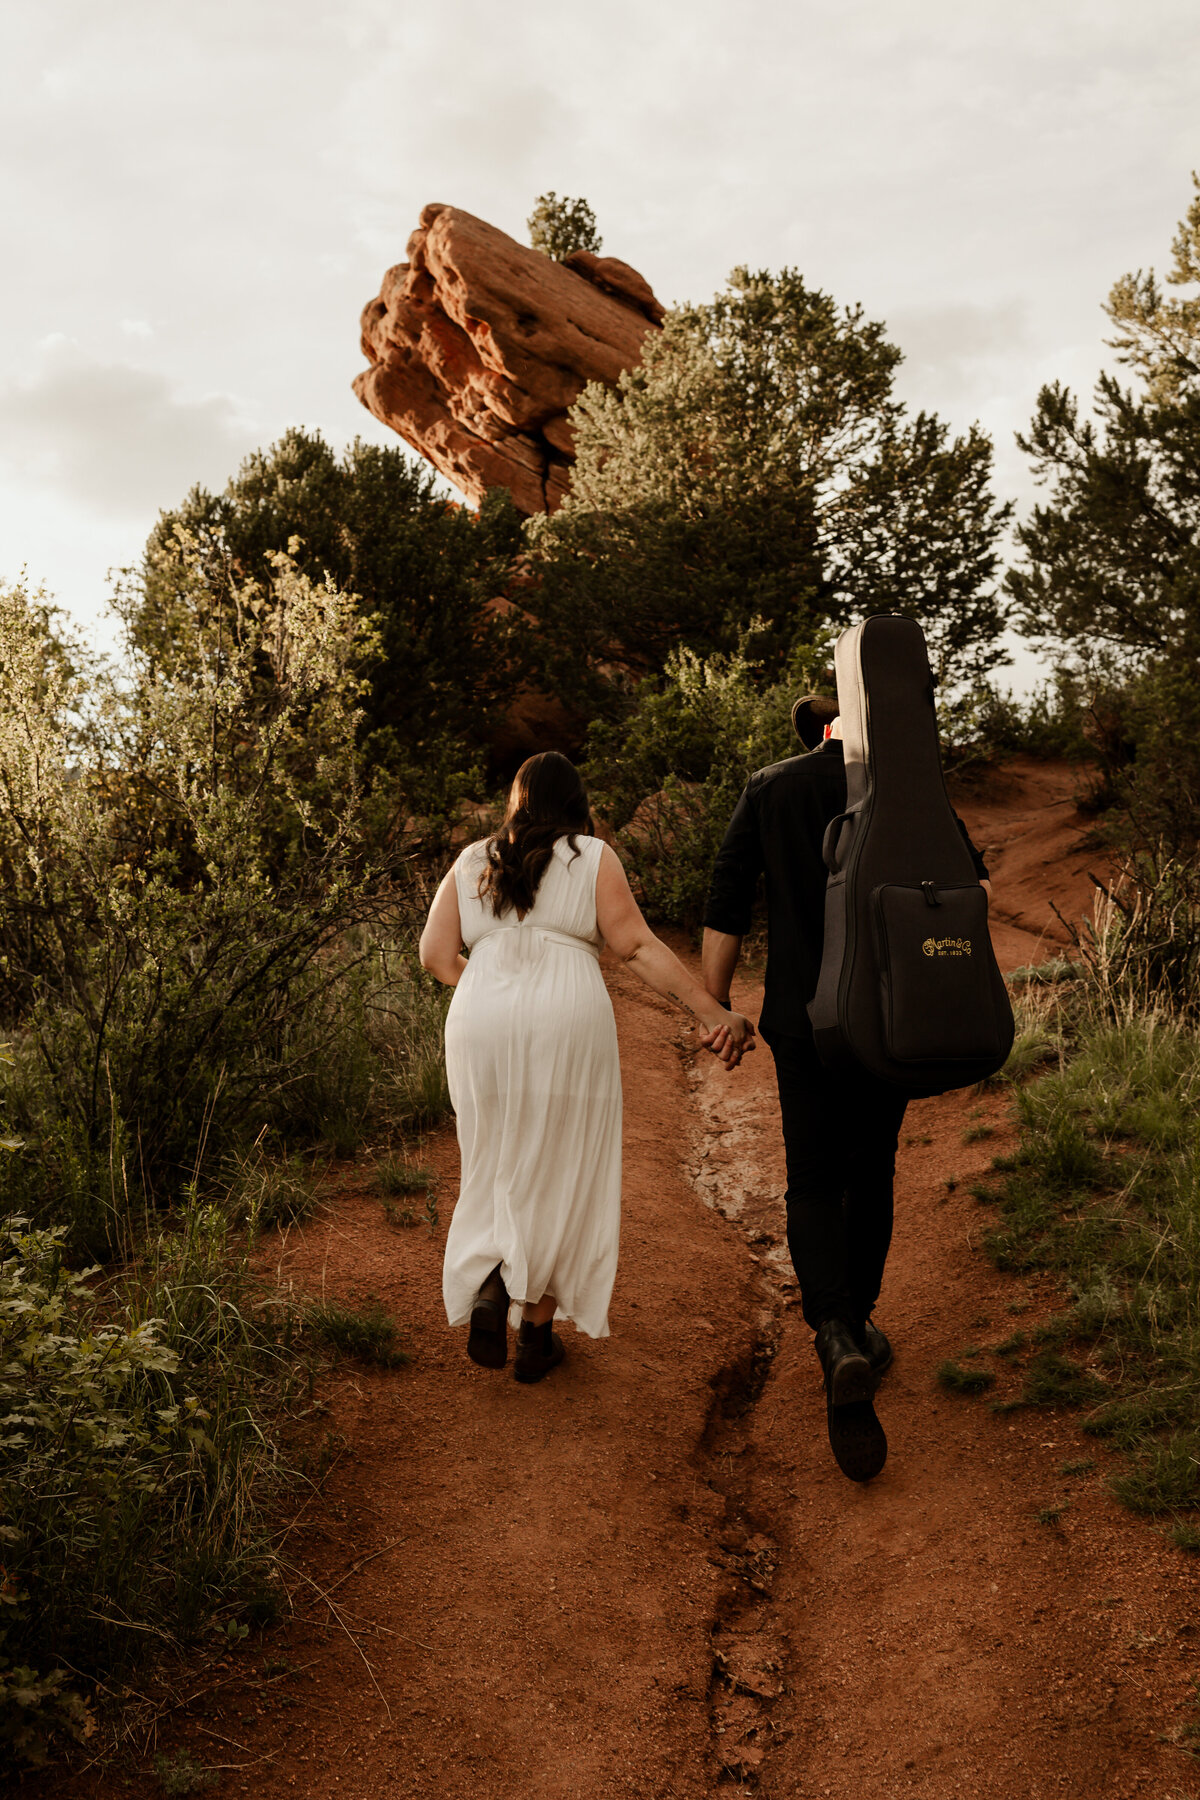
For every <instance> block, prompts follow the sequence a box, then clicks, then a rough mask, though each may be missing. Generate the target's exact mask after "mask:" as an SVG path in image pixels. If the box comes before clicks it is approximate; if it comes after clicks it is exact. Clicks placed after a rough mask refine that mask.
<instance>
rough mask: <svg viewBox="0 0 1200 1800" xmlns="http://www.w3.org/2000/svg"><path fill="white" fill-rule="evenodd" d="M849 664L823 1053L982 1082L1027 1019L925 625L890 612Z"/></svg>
mask: <svg viewBox="0 0 1200 1800" xmlns="http://www.w3.org/2000/svg"><path fill="white" fill-rule="evenodd" d="M836 668H837V690H838V705H839V709H840V712H841V719H842V741H843V745H844V748H845V753H846V810H845V812H843V813H839V814H838V816H837V817H836V818H835V819H832V820H831V821H830V823H829V826H828V829H827V830H826V833H825V841H824V846H823V854H824V858H825V865H826V867H827V869H828V870H829V879H828V882H827V885H826V891H825V944H824V953H823V956H822V960H821V971H820V977H819V980H818V983H817V991H816V993H815V995H814V997H813V999H812V1000H811V1001H810V1002H809V1007H808V1012H809V1017H810V1019H811V1020H812V1027H813V1035H814V1037H815V1040H816V1047H817V1053H818V1055H819V1056H820V1058H821V1061H822V1062H823V1063H824V1064H825V1065H826V1066H827V1067H828V1068H831V1069H839V1070H845V1071H849V1070H856V1069H857V1070H864V1069H865V1070H867V1071H868V1072H869V1073H870V1074H872V1075H875V1076H877V1077H878V1078H879V1079H881V1080H883V1081H885V1082H888V1083H889V1084H890V1085H892V1086H893V1087H896V1088H900V1089H903V1090H904V1091H905V1092H906V1093H908V1094H910V1095H913V1096H914V1097H915V1096H918V1095H926V1094H941V1093H945V1092H946V1091H947V1090H948V1089H950V1088H958V1087H967V1086H970V1085H971V1084H972V1083H973V1082H976V1081H981V1080H983V1078H984V1077H985V1076H987V1075H992V1074H994V1073H995V1071H996V1070H997V1069H999V1068H1001V1067H1002V1066H1003V1064H1004V1061H1005V1059H1006V1058H1007V1056H1008V1053H1009V1050H1010V1049H1011V1048H1012V1041H1013V1015H1012V1008H1011V1006H1010V1005H1009V1000H1008V990H1007V988H1006V986H1005V982H1004V977H1003V976H1002V975H1001V973H1000V969H999V966H998V964H997V962H996V958H995V954H994V952H993V950H992V942H991V937H990V935H989V932H988V919H987V895H986V894H985V893H984V891H983V889H982V888H981V887H980V885H979V878H978V876H977V875H976V873H975V866H974V863H973V862H972V860H971V854H970V851H969V850H968V848H967V845H966V842H965V840H964V838H963V835H962V832H961V831H960V829H959V826H958V821H957V820H956V818H955V816H954V812H953V809H952V807H951V805H950V801H949V798H948V796H947V793H946V783H945V780H944V778H943V775H942V763H941V756H940V754H939V750H938V735H937V717H936V714H935V711H934V700H933V677H932V675H931V673H930V669H929V656H928V653H927V651H926V648H925V637H924V633H923V632H922V630H921V628H920V626H919V625H918V624H916V623H915V621H913V620H911V619H903V618H899V617H897V616H895V615H893V614H890V613H885V614H880V615H877V616H876V617H874V618H870V619H867V620H865V621H864V622H863V623H862V624H861V625H855V626H853V627H852V628H851V629H850V630H849V631H844V632H843V633H842V635H841V637H840V638H839V639H838V644H837V651H836Z"/></svg>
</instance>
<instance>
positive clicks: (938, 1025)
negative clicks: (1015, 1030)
mask: <svg viewBox="0 0 1200 1800" xmlns="http://www.w3.org/2000/svg"><path fill="white" fill-rule="evenodd" d="M871 902H872V911H873V913H874V918H875V930H876V934H877V940H878V952H879V979H880V989H881V993H880V998H881V1001H882V1012H883V1019H882V1024H883V1042H884V1050H885V1053H886V1054H887V1055H888V1056H889V1057H892V1058H894V1059H895V1061H896V1062H898V1063H906V1064H909V1065H914V1064H920V1063H935V1062H936V1063H945V1062H946V1061H948V1060H954V1061H957V1060H959V1059H961V1060H962V1061H964V1062H968V1063H969V1062H973V1061H974V1060H975V1059H976V1058H978V1059H981V1060H983V1061H986V1062H994V1061H995V1060H996V1059H998V1058H999V1059H1003V1056H1004V1054H1005V1052H1006V1050H1007V1048H1008V1046H1007V1044H1006V1043H1005V1042H1003V1041H1002V1037H1001V1033H1000V1030H999V1021H998V1020H997V1014H996V999H995V994H994V991H993V973H992V949H991V940H990V938H989V935H988V917H987V911H988V909H987V896H986V895H985V893H984V891H983V889H982V888H981V887H980V886H979V885H978V884H977V883H973V884H971V885H968V886H957V885H956V886H940V885H938V884H937V883H935V882H932V881H925V882H922V883H921V884H920V885H919V886H902V885H900V884H897V883H885V884H884V885H883V886H881V887H877V888H875V889H874V891H873V892H872V895H871Z"/></svg>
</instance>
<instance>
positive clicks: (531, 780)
mask: <svg viewBox="0 0 1200 1800" xmlns="http://www.w3.org/2000/svg"><path fill="white" fill-rule="evenodd" d="M594 829H595V828H594V826H593V824H592V809H591V807H590V806H589V805H588V797H587V792H586V790H585V788H584V785H583V783H582V781H581V780H580V779H579V770H578V769H577V768H576V767H575V764H574V763H573V762H568V761H567V758H566V757H565V756H560V755H559V753H558V751H557V750H543V751H541V753H540V754H539V755H537V756H530V757H528V758H527V759H526V761H525V762H523V763H522V764H521V766H520V768H519V769H518V770H517V772H516V774H515V775H514V776H513V784H512V786H511V788H510V789H509V790H508V811H507V812H506V813H505V815H504V823H503V825H501V827H500V829H499V831H498V832H497V833H496V835H495V837H490V838H489V839H488V841H487V861H486V863H485V864H484V869H483V873H482V875H481V876H480V877H479V898H480V899H481V900H490V901H491V903H492V911H493V912H494V913H495V915H496V917H497V918H499V917H500V916H501V914H502V913H506V912H507V911H508V909H509V907H510V906H515V907H516V909H517V911H518V913H520V914H521V915H522V916H524V915H525V913H527V912H529V910H530V909H531V907H532V906H533V902H534V898H535V896H536V894H537V891H538V885H539V883H540V882H541V879H542V876H543V875H544V874H545V873H546V870H547V868H548V867H549V864H550V858H551V855H552V854H553V851H554V846H555V844H556V843H557V842H558V839H559V838H560V837H565V838H566V840H567V842H568V843H569V844H570V846H571V848H572V850H573V851H574V852H575V855H576V856H578V855H579V846H578V844H577V843H576V842H575V839H576V836H577V835H578V834H579V833H580V832H582V833H583V834H584V835H585V836H586V837H591V836H592V834H593V831H594Z"/></svg>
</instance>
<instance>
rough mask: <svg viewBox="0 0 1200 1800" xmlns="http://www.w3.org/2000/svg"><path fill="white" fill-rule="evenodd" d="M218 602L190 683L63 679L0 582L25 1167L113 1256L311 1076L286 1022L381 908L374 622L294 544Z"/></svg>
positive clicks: (310, 1047) (3, 760) (6, 916)
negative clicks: (366, 702)
mask: <svg viewBox="0 0 1200 1800" xmlns="http://www.w3.org/2000/svg"><path fill="white" fill-rule="evenodd" d="M184 552H187V554H189V555H190V554H191V552H190V550H189V549H188V546H187V545H186V544H185V545H184V546H183V547H182V550H181V556H182V555H184ZM183 566H184V568H185V570H186V568H187V567H189V566H190V565H189V564H187V561H186V557H185V558H184V565H183ZM197 579H198V577H197ZM229 601H230V606H231V608H232V614H233V624H232V625H229V624H228V622H226V621H224V620H221V621H219V622H218V623H217V625H216V626H214V631H215V633H216V634H217V636H218V639H220V633H221V632H222V631H228V632H229V636H228V637H227V638H225V639H224V640H223V643H224V647H223V649H220V650H219V652H218V650H217V649H216V648H214V649H213V652H212V655H211V656H210V658H209V661H208V662H207V663H206V664H205V665H204V668H203V669H202V670H201V672H200V677H198V679H197V682H196V683H195V685H192V686H183V685H179V684H175V683H172V682H171V681H170V680H168V679H167V678H165V677H164V676H163V675H162V673H161V672H160V671H159V670H157V669H156V668H155V666H154V665H153V664H151V663H149V662H145V663H142V664H139V665H138V666H137V668H136V678H135V680H134V682H133V683H132V684H131V685H130V686H128V687H126V688H118V687H116V686H115V685H113V684H111V683H107V682H105V681H104V680H98V681H97V682H96V683H93V684H92V685H91V686H89V685H87V684H85V683H84V682H82V680H81V679H78V678H76V677H75V676H74V675H73V674H72V672H71V670H70V667H69V666H68V664H67V661H66V659H65V655H63V654H59V653H58V651H57V650H56V640H55V638H54V636H53V633H52V631H51V630H50V627H49V625H48V623H47V621H46V618H45V617H44V614H43V613H41V612H39V610H38V608H37V607H36V606H35V605H34V604H33V603H31V601H30V600H29V598H28V596H26V595H25V594H24V593H23V591H21V590H5V591H4V592H3V593H0V642H2V643H3V646H4V649H3V665H4V668H3V672H4V675H5V683H4V685H3V687H2V688H0V1003H2V1004H4V1005H5V1006H6V1008H7V1010H8V1014H9V1017H10V1019H11V1020H12V1021H13V1023H14V1026H15V1027H16V1029H15V1030H14V1045H15V1048H16V1053H17V1058H16V1067H15V1069H13V1070H12V1071H10V1072H9V1080H8V1085H9V1105H10V1116H11V1117H12V1119H13V1123H14V1125H15V1126H16V1127H17V1128H18V1129H19V1130H20V1131H21V1132H22V1134H23V1135H24V1136H26V1137H27V1138H28V1140H29V1143H28V1147H27V1150H26V1152H25V1153H24V1154H23V1156H22V1157H21V1158H20V1168H19V1170H18V1171H17V1174H16V1179H17V1181H18V1183H19V1185H20V1192H21V1194H22V1195H23V1196H24V1199H23V1204H30V1203H36V1201H37V1200H38V1198H39V1196H40V1198H41V1202H42V1204H43V1206H44V1207H45V1208H46V1210H48V1211H50V1210H53V1211H54V1212H55V1213H56V1215H57V1216H58V1217H67V1218H69V1219H70V1220H71V1222H72V1224H73V1226H74V1228H75V1230H76V1232H77V1235H78V1237H79V1239H80V1241H81V1242H82V1243H85V1244H87V1245H90V1246H93V1247H94V1248H95V1249H96V1250H99V1251H101V1252H105V1251H107V1250H109V1249H110V1248H112V1247H114V1246H116V1245H118V1244H121V1243H123V1242H127V1241H128V1234H129V1230H130V1217H131V1214H132V1215H138V1216H140V1214H141V1211H142V1209H143V1208H144V1206H145V1204H146V1203H147V1202H150V1203H155V1202H161V1201H167V1200H170V1199H171V1198H172V1197H173V1195H174V1194H175V1193H176V1192H177V1191H178V1189H179V1186H180V1185H181V1183H182V1182H184V1181H186V1180H187V1179H189V1177H190V1176H191V1175H192V1174H193V1172H194V1169H195V1165H196V1160H197V1157H198V1156H199V1155H200V1153H201V1150H202V1147H203V1146H204V1145H205V1144H207V1147H208V1150H209V1152H210V1153H211V1151H212V1150H213V1149H223V1148H225V1147H226V1146H227V1145H228V1144H230V1143H232V1142H235V1141H236V1139H237V1138H238V1136H239V1135H242V1134H245V1133H246V1132H249V1133H251V1134H253V1132H254V1131H255V1130H256V1129H257V1128H258V1126H259V1124H260V1123H261V1122H262V1120H263V1119H264V1118H270V1116H271V1109H272V1107H273V1106H276V1105H278V1104H279V1102H280V1100H281V1097H282V1096H283V1095H284V1094H285V1093H286V1092H287V1091H288V1090H289V1089H291V1088H293V1087H294V1086H295V1084H296V1082H297V1080H298V1079H299V1077H300V1076H301V1075H302V1074H303V1073H305V1071H306V1070H308V1071H309V1072H311V1070H312V1069H313V1068H315V1067H316V1066H317V1064H318V1062H319V1055H318V1050H319V1040H314V1036H313V1033H312V1032H311V1031H309V1033H308V1035H307V1037H306V1036H305V1034H304V1032H303V1031H302V1030H300V1029H299V1027H300V1026H301V1025H302V1024H303V1023H304V1021H305V1019H306V1016H307V1018H309V1019H311V1018H312V1017H313V1016H314V1015H315V1014H317V1013H319V1012H320V1010H321V1008H322V1007H324V1008H325V1009H326V1011H328V1009H329V1007H330V1005H331V1004H332V1003H331V1000H330V990H331V989H332V988H334V987H337V986H339V985H344V982H345V978H346V974H347V967H348V964H347V961H346V959H345V958H344V957H341V956H339V955H337V954H335V952H336V950H337V947H338V945H339V943H340V942H341V941H342V939H343V937H344V934H345V932H346V929H347V926H348V925H349V924H351V923H352V922H353V921H354V920H355V918H358V917H362V916H364V915H367V914H369V913H371V912H372V911H374V910H376V909H377V906H378V899H377V897H376V895H375V893H374V889H373V886H372V882H371V879H370V871H369V870H366V869H364V868H363V866H362V860H361V854H360V850H359V841H358V837H357V835H356V834H357V830H358V816H359V815H358V810H357V808H358V798H357V796H358V775H357V769H358V761H357V750H356V748H355V741H354V740H355V732H356V729H357V722H358V718H359V709H358V705H357V699H358V694H359V689H360V687H361V678H360V676H359V675H358V674H357V672H356V662H357V659H359V658H360V657H361V655H362V654H363V653H364V646H365V642H366V636H367V633H366V627H365V626H364V625H363V623H362V621H361V620H360V619H359V618H358V617H357V615H356V614H355V612H354V610H353V607H352V604H351V601H350V600H349V599H348V598H347V597H346V596H344V595H342V594H339V593H338V592H337V591H336V590H335V589H332V588H330V587H328V586H326V585H319V584H314V583H312V582H311V581H309V580H308V578H307V577H304V576H302V575H301V574H300V573H299V572H298V571H297V570H296V568H295V567H294V565H292V564H291V563H289V562H288V560H287V559H286V558H285V557H280V558H277V559H276V574H275V578H274V580H273V582H272V584H271V587H270V589H269V590H261V589H258V588H256V587H253V586H246V587H242V588H233V589H231V590H230V596H229ZM79 715H84V716H86V717H87V718H88V720H89V725H88V730H87V731H86V732H85V733H83V734H82V736H81V734H80V731H79V730H78V729H76V728H74V727H73V726H72V720H73V719H75V718H77V717H78V716H79ZM306 1059H307V1060H306Z"/></svg>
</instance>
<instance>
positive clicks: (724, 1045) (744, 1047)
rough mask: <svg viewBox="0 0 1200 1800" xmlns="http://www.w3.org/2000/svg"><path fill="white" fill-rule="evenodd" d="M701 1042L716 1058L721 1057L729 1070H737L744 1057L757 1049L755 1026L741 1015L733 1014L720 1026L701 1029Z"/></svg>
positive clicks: (702, 1027)
mask: <svg viewBox="0 0 1200 1800" xmlns="http://www.w3.org/2000/svg"><path fill="white" fill-rule="evenodd" d="M700 1042H701V1043H702V1044H703V1046H704V1048H705V1049H706V1050H711V1051H712V1053H713V1055H714V1056H719V1057H720V1059H721V1061H722V1062H723V1063H724V1064H725V1067H726V1068H727V1069H736V1068H737V1066H738V1064H739V1063H740V1062H741V1060H742V1058H743V1056H745V1055H746V1054H747V1053H748V1052H749V1051H751V1050H753V1049H755V1048H756V1047H757V1039H756V1037H755V1034H754V1026H753V1025H752V1024H751V1023H750V1020H749V1019H747V1018H744V1017H743V1015H742V1014H741V1013H735V1012H731V1013H730V1014H729V1017H728V1019H725V1020H722V1022H721V1023H720V1024H719V1025H712V1026H709V1027H708V1028H707V1029H705V1027H704V1026H701V1027H700Z"/></svg>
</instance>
